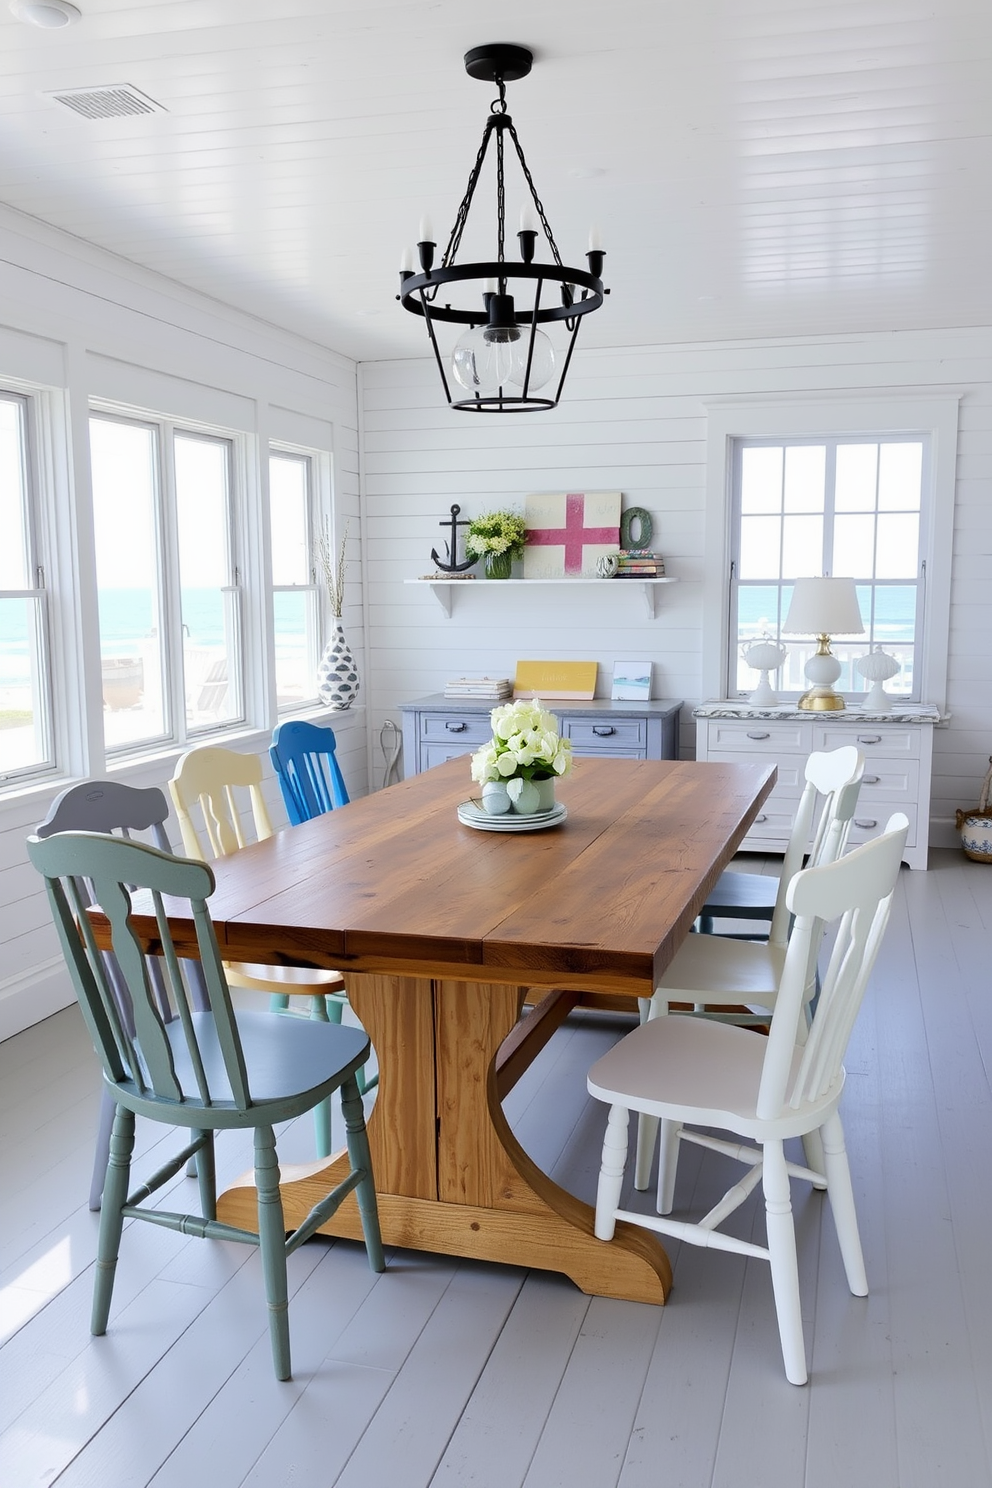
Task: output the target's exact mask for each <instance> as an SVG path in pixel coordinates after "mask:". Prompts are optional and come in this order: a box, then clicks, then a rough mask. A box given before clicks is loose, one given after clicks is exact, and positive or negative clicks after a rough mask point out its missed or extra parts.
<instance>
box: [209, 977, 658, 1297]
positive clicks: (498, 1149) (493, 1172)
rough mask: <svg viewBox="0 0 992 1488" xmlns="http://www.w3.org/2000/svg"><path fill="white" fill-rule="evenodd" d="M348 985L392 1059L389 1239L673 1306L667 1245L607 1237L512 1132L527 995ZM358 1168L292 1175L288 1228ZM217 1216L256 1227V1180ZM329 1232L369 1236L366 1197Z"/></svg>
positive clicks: (379, 1165) (384, 1121)
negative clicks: (508, 1058)
mask: <svg viewBox="0 0 992 1488" xmlns="http://www.w3.org/2000/svg"><path fill="white" fill-rule="evenodd" d="M480 969H481V968H480ZM347 982H348V997H349V1001H350V1002H351V1005H352V1007H353V1008H354V1010H355V1012H356V1014H357V1016H358V1017H359V1018H360V1019H361V1021H362V1023H363V1025H364V1027H365V1028H366V1030H367V1032H368V1034H369V1037H370V1038H371V1040H372V1044H373V1047H374V1048H375V1050H376V1053H377V1056H378V1059H379V1087H378V1091H377V1093H376V1098H375V1105H374V1106H373V1108H372V1111H371V1113H370V1115H369V1121H368V1135H369V1143H370V1146H371V1149H372V1163H373V1169H374V1172H375V1183H376V1190H377V1193H378V1198H379V1221H380V1225H381V1228H382V1238H383V1242H384V1243H385V1244H387V1245H397V1246H403V1247H407V1248H410V1249H416V1250H428V1251H438V1252H441V1253H443V1254H448V1255H460V1256H470V1257H473V1258H475V1259H478V1260H486V1261H501V1262H503V1263H505V1264H508V1265H515V1266H525V1267H536V1268H538V1269H542V1270H547V1271H560V1272H563V1273H564V1274H565V1275H566V1276H569V1277H570V1278H571V1280H572V1281H574V1282H575V1284H576V1286H578V1287H579V1288H580V1290H581V1291H583V1292H587V1293H590V1294H593V1295H597V1296H603V1297H618V1298H624V1299H626V1300H628V1301H635V1302H656V1303H661V1302H664V1300H665V1297H666V1295H667V1293H668V1290H669V1287H670V1285H671V1266H670V1264H669V1261H668V1256H667V1255H666V1253H665V1250H664V1247H663V1246H662V1245H661V1243H660V1242H659V1241H658V1240H657V1239H656V1237H655V1236H653V1235H651V1234H649V1233H648V1232H647V1231H645V1230H643V1229H641V1228H639V1227H637V1226H634V1225H625V1224H620V1225H618V1226H617V1233H616V1237H615V1239H614V1240H612V1241H610V1242H609V1243H606V1242H604V1241H601V1240H597V1239H596V1238H595V1236H594V1234H593V1210H592V1208H591V1207H590V1206H589V1205H588V1204H584V1203H582V1202H581V1201H580V1200H579V1199H577V1198H575V1197H574V1196H573V1195H572V1194H569V1193H566V1191H565V1190H564V1189H562V1188H559V1186H558V1185H557V1184H556V1183H554V1182H552V1180H551V1179H550V1178H549V1177H548V1176H547V1174H546V1173H543V1172H542V1171H541V1169H540V1168H538V1167H537V1165H536V1164H535V1163H534V1162H533V1161H532V1159H531V1158H530V1157H528V1155H527V1153H526V1152H524V1150H523V1148H522V1147H521V1146H520V1144H519V1142H518V1141H517V1140H516V1138H515V1137H514V1135H513V1133H512V1131H511V1130H510V1128H509V1125H508V1124H507V1121H506V1117H505V1116H504V1114H503V1109H502V1106H501V1105H500V1101H499V1095H498V1093H497V1077H496V1055H497V1053H498V1051H499V1048H500V1045H501V1044H502V1043H503V1040H504V1039H505V1038H506V1036H507V1034H509V1033H510V1031H511V1030H512V1029H513V1028H514V1026H515V1024H516V1022H517V1018H518V1013H519V1008H520V1003H521V998H522V989H521V988H519V987H516V986H506V985H503V984H501V983H490V982H468V981H451V980H438V981H427V980H422V979H420V978H417V977H402V976H396V977H391V976H379V975H370V974H356V973H349V974H348V977H347ZM344 1161H345V1159H344V1158H342V1157H338V1158H332V1159H330V1160H328V1161H327V1162H324V1163H308V1164H306V1165H304V1166H295V1167H292V1168H290V1167H286V1168H284V1170H283V1175H282V1181H281V1184H280V1188H281V1191H282V1198H283V1204H284V1206H285V1213H286V1224H287V1227H293V1226H295V1225H296V1224H297V1223H298V1222H299V1220H300V1219H301V1218H302V1217H304V1216H305V1215H306V1214H307V1213H308V1212H309V1210H310V1208H311V1207H312V1204H313V1203H314V1201H315V1198H316V1197H319V1196H320V1195H322V1194H324V1193H326V1192H327V1190H328V1189H329V1188H331V1187H332V1186H333V1184H334V1183H335V1182H337V1181H338V1173H339V1169H341V1170H343V1164H344ZM217 1215H218V1218H219V1219H221V1220H223V1221H224V1222H225V1223H227V1224H235V1225H239V1224H249V1223H254V1215H255V1193H254V1184H253V1181H252V1178H251V1175H250V1174H245V1175H243V1176H242V1177H241V1178H239V1179H238V1180H237V1182H236V1183H235V1184H234V1185H233V1186H232V1187H231V1188H229V1189H228V1190H227V1191H226V1192H225V1193H224V1194H222V1195H221V1196H220V1198H219V1199H218V1204H217ZM322 1233H324V1234H330V1235H340V1236H344V1237H347V1238H350V1239H356V1240H360V1239H361V1238H362V1232H361V1226H360V1223H359V1219H358V1210H357V1207H356V1205H355V1201H354V1195H352V1196H351V1197H349V1198H348V1199H347V1200H346V1202H345V1203H344V1204H343V1205H342V1207H341V1209H340V1210H339V1211H338V1213H337V1214H336V1215H335V1216H334V1217H333V1218H332V1219H331V1220H329V1221H328V1223H327V1224H326V1225H325V1226H324V1227H323V1228H322Z"/></svg>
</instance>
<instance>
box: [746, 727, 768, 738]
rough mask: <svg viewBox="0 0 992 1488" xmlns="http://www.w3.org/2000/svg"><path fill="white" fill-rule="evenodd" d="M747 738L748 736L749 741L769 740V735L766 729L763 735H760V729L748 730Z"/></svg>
mask: <svg viewBox="0 0 992 1488" xmlns="http://www.w3.org/2000/svg"><path fill="white" fill-rule="evenodd" d="M747 736H748V738H749V739H770V738H771V734H770V733H769V732H768V730H767V729H765V731H764V733H762V732H761V730H760V729H754V730H751V729H749V730H748V735H747Z"/></svg>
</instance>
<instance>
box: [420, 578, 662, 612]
mask: <svg viewBox="0 0 992 1488" xmlns="http://www.w3.org/2000/svg"><path fill="white" fill-rule="evenodd" d="M403 582H404V584H429V585H430V587H431V589H432V590H433V591H434V598H435V599H436V600H437V602H438V604H439V605H440V606H441V608H442V610H443V611H444V613H445V615H446V616H447V617H448V619H449V620H450V619H451V613H452V609H453V607H454V593H453V592H452V591H458V590H475V591H478V590H479V589H508V588H510V587H511V586H512V587H514V588H517V589H520V588H527V589H548V588H562V587H564V586H566V585H570V584H572V585H574V584H584V585H586V586H587V587H588V586H589V585H591V584H594V585H595V586H596V588H597V589H606V588H609V589H633V590H636V591H637V592H638V593H639V594H640V595H641V597H642V600H643V602H644V608H645V612H646V614H647V617H648V619H649V620H655V619H657V616H658V609H657V590H658V586H659V585H660V584H677V583H678V579H667V578H666V579H480V580H476V579H404V580H403Z"/></svg>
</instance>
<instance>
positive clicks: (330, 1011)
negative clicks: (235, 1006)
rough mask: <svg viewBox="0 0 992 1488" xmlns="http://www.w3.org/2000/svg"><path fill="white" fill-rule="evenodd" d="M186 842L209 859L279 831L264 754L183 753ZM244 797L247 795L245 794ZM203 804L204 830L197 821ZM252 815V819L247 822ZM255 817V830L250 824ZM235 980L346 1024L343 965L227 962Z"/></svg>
mask: <svg viewBox="0 0 992 1488" xmlns="http://www.w3.org/2000/svg"><path fill="white" fill-rule="evenodd" d="M169 791H170V793H171V795H172V801H173V804H174V806H175V808H176V816H177V818H178V820H179V829H180V831H181V832H182V837H183V846H184V848H185V849H186V852H187V854H188V856H189V857H191V858H198V859H199V860H200V861H201V862H207V861H209V860H210V859H211V858H220V857H226V856H227V855H228V854H229V853H232V852H237V851H238V849H239V848H242V847H247V846H248V844H249V843H250V842H253V841H258V842H260V841H262V840H263V839H264V838H266V837H271V836H272V831H273V829H272V822H271V820H270V818H269V812H268V808H267V807H266V804H265V798H264V797H263V795H262V760H261V757H260V756H259V755H255V754H238V753H237V752H236V751H235V750H233V749H221V748H220V747H218V746H214V745H204V746H202V747H200V748H198V749H191V750H190V751H189V752H188V754H184V755H183V757H182V759H181V760H180V761H179V763H178V764H177V765H176V771H175V774H174V775H173V777H172V779H171V780H170V781H169ZM238 792H245V793H246V797H247V804H248V810H247V813H243V811H242V808H241V806H240V805H239V799H238ZM242 799H244V798H242ZM197 809H199V812H200V814H201V816H202V822H203V825H202V828H198V827H197V825H196V823H195V821H194V812H196V810H197ZM246 817H247V820H246ZM249 821H250V828H249V826H248V822H249ZM224 970H225V972H226V974H227V980H228V984H229V985H230V986H232V987H246V988H248V989H250V990H251V991H253V992H268V993H269V995H270V997H271V998H272V1003H271V1006H272V1008H273V1010H274V1011H283V1010H285V1009H286V1008H287V1007H288V1006H289V999H290V998H291V997H308V998H309V999H310V1016H311V1018H313V1019H315V1020H316V1021H318V1022H321V1023H340V1022H341V1013H342V1009H343V1007H344V1005H345V1003H346V1002H347V997H346V994H345V984H344V978H343V977H342V976H341V973H340V972H337V971H316V970H314V968H313V967H304V966H264V965H259V964H255V963H249V962H244V961H230V962H225V966H224ZM314 1125H315V1128H316V1141H317V1155H318V1157H327V1156H329V1155H330V1151H331V1116H330V1107H329V1104H328V1102H326V1101H325V1102H323V1103H322V1104H321V1105H320V1106H318V1107H316V1109H315V1110H314Z"/></svg>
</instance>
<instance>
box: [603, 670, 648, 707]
mask: <svg viewBox="0 0 992 1488" xmlns="http://www.w3.org/2000/svg"><path fill="white" fill-rule="evenodd" d="M650 696H651V663H650V662H649V661H615V662H614V663H613V690H612V691H611V693H610V697H611V698H613V699H614V700H615V701H617V702H628V703H638V702H639V703H643V702H646V701H647V700H648V698H649V697H650Z"/></svg>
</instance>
